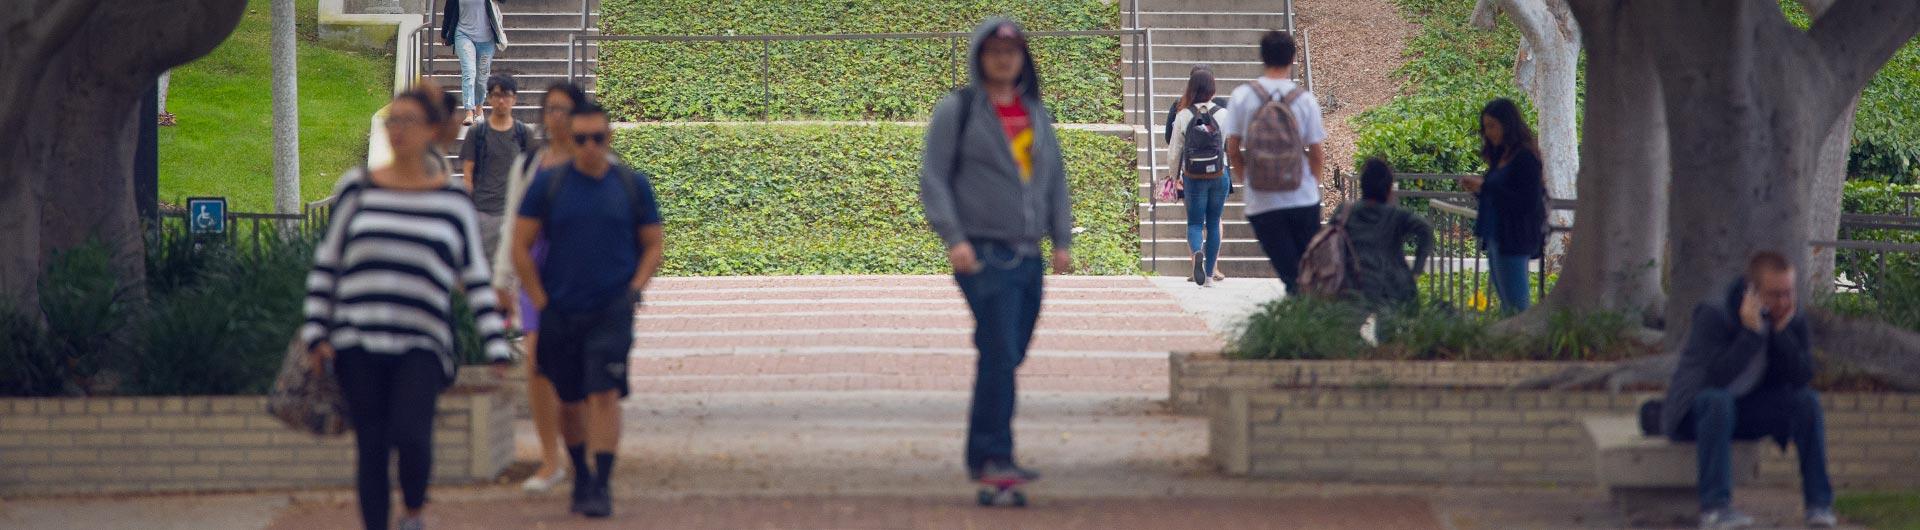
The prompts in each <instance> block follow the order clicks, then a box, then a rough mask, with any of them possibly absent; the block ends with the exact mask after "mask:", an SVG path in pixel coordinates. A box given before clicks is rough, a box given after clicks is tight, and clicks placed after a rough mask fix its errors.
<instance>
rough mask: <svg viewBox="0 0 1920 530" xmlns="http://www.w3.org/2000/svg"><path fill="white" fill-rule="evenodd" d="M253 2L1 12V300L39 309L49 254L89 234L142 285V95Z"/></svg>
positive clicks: (103, 1)
mask: <svg viewBox="0 0 1920 530" xmlns="http://www.w3.org/2000/svg"><path fill="white" fill-rule="evenodd" d="M246 5H247V2H246V0H141V1H112V0H9V2H8V6H7V8H6V9H0V42H5V43H6V45H5V46H0V131H7V133H6V134H0V303H12V304H15V305H16V307H31V306H33V305H34V304H35V300H37V297H36V294H35V288H36V287H35V285H36V282H37V280H38V278H39V274H40V270H41V267H42V264H43V263H44V262H45V258H46V257H47V256H48V255H49V254H50V253H52V252H54V251H58V250H61V249H66V248H72V247H73V246H75V245H77V244H80V243H82V242H84V241H86V240H88V239H89V238H99V239H100V240H101V241H103V242H106V243H107V244H109V245H110V246H111V247H112V249H113V250H114V255H115V264H116V268H117V270H119V271H120V272H121V273H122V275H123V276H124V277H125V279H127V280H128V282H126V283H124V285H139V283H140V282H139V281H138V280H139V279H140V277H141V276H142V274H143V271H142V266H143V265H142V264H143V259H142V240H141V237H140V232H139V227H140V221H139V219H138V216H137V215H136V213H135V209H134V202H133V178H132V175H133V149H134V142H135V139H136V135H137V134H138V131H139V127H138V122H137V121H136V119H137V116H136V115H137V114H138V113H137V112H136V111H137V109H138V108H139V98H140V97H141V96H143V95H144V94H146V92H147V90H148V89H150V88H152V87H153V85H154V82H155V78H157V77H158V76H159V75H160V73H161V72H164V71H166V70H167V69H169V68H172V67H174V66H178V65H181V64H184V63H186V62H188V61H191V60H193V59H195V58H198V57H200V56H202V55H206V54H207V53H208V52H211V51H213V48H214V47H215V46H217V45H219V43H220V42H221V41H224V40H226V37H227V35H228V34H230V33H232V32H233V28H234V27H235V26H237V25H238V24H239V22H240V16H241V14H242V12H243V11H244V10H245V9H246Z"/></svg>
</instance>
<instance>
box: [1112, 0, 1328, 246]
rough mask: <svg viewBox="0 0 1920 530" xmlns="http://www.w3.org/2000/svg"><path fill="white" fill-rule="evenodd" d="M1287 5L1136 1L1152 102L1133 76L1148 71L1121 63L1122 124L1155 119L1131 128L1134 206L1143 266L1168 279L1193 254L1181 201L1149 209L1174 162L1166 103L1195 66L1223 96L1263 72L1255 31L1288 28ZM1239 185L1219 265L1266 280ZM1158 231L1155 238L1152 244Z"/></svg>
mask: <svg viewBox="0 0 1920 530" xmlns="http://www.w3.org/2000/svg"><path fill="white" fill-rule="evenodd" d="M1290 4H1291V2H1288V1H1286V0H1261V1H1257V2H1248V1H1244V0H1138V6H1139V10H1140V12H1139V18H1138V19H1139V25H1140V27H1144V28H1148V29H1150V30H1152V33H1153V68H1152V74H1153V81H1152V84H1151V86H1152V87H1153V88H1152V94H1151V96H1152V103H1153V104H1152V107H1150V108H1148V109H1141V108H1139V106H1140V99H1139V94H1137V93H1136V92H1135V86H1136V85H1135V84H1134V83H1135V80H1136V79H1137V78H1139V77H1144V76H1145V74H1146V73H1147V72H1140V71H1136V70H1135V67H1134V64H1133V63H1132V62H1128V61H1123V62H1124V63H1125V64H1124V65H1123V66H1122V67H1121V71H1122V74H1123V75H1124V76H1125V81H1124V82H1123V85H1122V86H1123V87H1124V88H1123V95H1124V99H1125V103H1124V106H1125V109H1126V116H1127V123H1134V124H1137V123H1139V122H1140V113H1142V112H1148V113H1151V118H1152V119H1151V120H1149V122H1150V123H1152V124H1153V125H1152V127H1151V128H1150V129H1149V130H1147V131H1145V132H1141V131H1136V133H1138V134H1136V135H1135V140H1136V142H1137V143H1138V144H1139V148H1138V149H1139V151H1138V160H1139V166H1138V167H1139V172H1140V193H1139V199H1140V203H1139V207H1138V208H1139V214H1140V260H1141V267H1142V268H1143V269H1146V270H1154V271H1157V272H1158V273H1159V274H1162V275H1169V276H1185V275H1187V274H1189V268H1188V267H1189V261H1188V258H1187V256H1189V255H1190V254H1191V252H1190V251H1189V250H1188V249H1187V209H1186V206H1185V205H1183V204H1180V203H1179V202H1174V203H1160V204H1158V205H1157V207H1152V208H1150V206H1149V203H1150V201H1149V197H1150V196H1151V195H1152V189H1153V188H1152V186H1153V182H1154V176H1155V175H1165V174H1168V173H1169V172H1171V171H1172V168H1173V166H1174V163H1173V161H1170V160H1167V154H1166V140H1165V138H1164V137H1163V136H1162V135H1163V134H1164V131H1165V129H1164V128H1165V126H1166V122H1167V112H1166V111H1167V108H1168V107H1169V106H1172V105H1173V103H1174V102H1175V101H1177V100H1179V99H1180V94H1181V92H1182V91H1184V90H1186V86H1187V74H1188V73H1189V72H1190V71H1191V70H1192V69H1193V67H1194V66H1195V65H1207V66H1210V67H1211V68H1212V69H1213V74H1214V76H1215V77H1216V79H1217V83H1218V88H1219V92H1220V95H1221V96H1225V95H1227V94H1229V93H1231V92H1233V89H1235V88H1238V87H1239V86H1240V85H1243V84H1246V83H1247V82H1249V81H1252V80H1253V79H1255V78H1258V77H1260V74H1261V72H1262V67H1261V65H1260V44H1259V43H1260V36H1261V35H1264V34H1265V33H1266V32H1267V31H1269V30H1276V29H1278V30H1285V29H1287V28H1288V27H1289V26H1291V24H1289V19H1291V18H1293V17H1292V15H1291V14H1289V13H1288V11H1287V10H1288V7H1289V6H1290ZM1134 5H1135V3H1134V2H1133V1H1123V2H1121V9H1122V12H1121V25H1122V26H1125V27H1132V25H1133V21H1134V13H1133V12H1132V11H1133V8H1134ZM1122 43H1123V44H1122V45H1123V47H1124V50H1123V54H1124V55H1123V56H1124V57H1129V58H1131V57H1133V51H1134V50H1133V41H1132V40H1131V39H1123V40H1122ZM1308 51H1310V50H1303V53H1302V54H1301V57H1302V59H1301V63H1302V64H1298V65H1296V66H1295V68H1294V71H1295V72H1296V78H1300V79H1301V80H1304V76H1305V75H1307V74H1306V72H1307V66H1306V65H1305V64H1304V63H1305V62H1306V60H1305V57H1306V55H1307V53H1306V52H1308ZM1177 133H1178V131H1176V134H1177ZM1149 148H1153V149H1156V150H1157V152H1156V153H1155V155H1154V158H1155V159H1154V160H1153V162H1152V166H1151V167H1149V157H1148V156H1147V151H1146V150H1147V149H1149ZM1328 167H1332V164H1329V166H1328ZM1244 187H1245V186H1244V181H1243V184H1242V185H1236V186H1235V189H1234V193H1233V194H1232V195H1229V196H1228V197H1227V205H1226V208H1225V213H1224V215H1222V216H1221V217H1220V222H1221V223H1220V224H1221V230H1222V239H1223V240H1222V242H1221V245H1220V262H1219V265H1218V270H1219V271H1220V272H1221V273H1223V274H1225V275H1227V276H1228V277H1237V278H1248V277H1262V278H1271V277H1273V267H1272V266H1271V265H1269V264H1268V262H1267V258H1266V254H1264V253H1262V252H1261V251H1260V245H1259V243H1258V242H1256V241H1255V240H1254V238H1253V228H1252V227H1251V226H1249V225H1248V224H1247V218H1246V215H1245V214H1244V213H1243V207H1244V202H1243V199H1242V197H1243V194H1242V193H1241V191H1240V190H1241V189H1242V188H1244ZM1156 235H1157V236H1158V240H1159V241H1158V243H1155V236H1156ZM1156 253H1157V254H1158V260H1157V264H1156V260H1155V255H1156Z"/></svg>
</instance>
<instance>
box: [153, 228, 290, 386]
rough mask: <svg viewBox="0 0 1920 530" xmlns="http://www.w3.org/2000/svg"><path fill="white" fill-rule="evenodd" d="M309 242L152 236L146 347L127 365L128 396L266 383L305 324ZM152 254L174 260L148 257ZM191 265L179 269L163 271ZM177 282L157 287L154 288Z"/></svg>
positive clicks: (271, 235) (274, 237) (269, 235)
mask: <svg viewBox="0 0 1920 530" xmlns="http://www.w3.org/2000/svg"><path fill="white" fill-rule="evenodd" d="M313 239H314V238H313V237H311V236H307V235H304V234H293V235H286V236H282V235H280V234H278V233H276V232H266V233H263V234H262V241H261V242H260V243H259V244H257V245H255V244H253V243H251V242H249V243H245V244H243V246H236V245H233V244H230V243H227V242H225V241H218V240H216V241H208V242H204V243H200V244H198V245H195V243H194V241H193V239H192V238H191V237H188V236H182V235H178V233H171V234H165V235H160V236H156V237H154V238H152V241H153V242H154V243H156V244H154V245H153V246H151V247H149V251H148V256H149V262H150V263H159V264H162V265H163V266H161V267H158V268H150V269H149V271H148V274H149V286H150V293H151V296H152V299H151V301H150V308H151V310H150V313H149V315H148V316H147V318H146V319H145V320H144V322H142V324H143V325H142V331H143V339H144V340H143V347H142V348H139V354H138V355H135V356H133V357H131V358H129V359H128V361H127V363H126V364H125V368H126V369H127V372H126V374H125V375H126V378H125V380H124V382H123V387H122V388H121V391H122V392H123V393H128V394H174V395H178V394H185V395H224V394H258V393H263V392H265V391H266V390H267V389H268V388H269V387H271V386H272V383H273V377H274V375H275V373H276V370H277V369H278V368H279V366H280V360H281V357H282V356H283V355H284V354H285V353H286V347H287V344H288V341H289V339H290V338H291V337H292V336H293V332H294V330H295V328H296V327H298V326H299V325H300V323H301V322H302V321H303V320H304V316H303V315H302V304H303V303H304V300H305V298H306V292H307V290H306V275H307V271H308V270H309V269H310V268H311V266H312V256H313V243H314V241H313ZM154 256H173V257H171V258H168V259H158V260H156V259H153V257H154ZM183 264H184V266H185V267H188V268H187V269H185V270H179V269H173V268H170V267H168V266H170V265H171V266H181V265H183ZM163 281H172V282H177V284H176V285H172V286H163V285H160V284H159V282H163Z"/></svg>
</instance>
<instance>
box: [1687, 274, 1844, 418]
mask: <svg viewBox="0 0 1920 530" xmlns="http://www.w3.org/2000/svg"><path fill="white" fill-rule="evenodd" d="M1746 292H1747V281H1746V280H1745V279H1741V280H1737V281H1734V282H1733V285H1731V286H1728V287H1727V290H1726V291H1725V293H1724V296H1721V297H1720V298H1718V299H1709V300H1708V301H1707V302H1703V303H1701V304H1700V306H1699V307H1696V308H1694V310H1693V330H1692V332H1691V333H1689V334H1688V335H1687V346H1686V349H1685V350H1682V351H1681V352H1680V366H1679V368H1677V369H1675V370H1674V372H1673V382H1672V383H1671V384H1669V385H1667V397H1666V401H1665V402H1663V403H1662V405H1661V409H1660V430H1661V432H1665V433H1667V436H1673V433H1674V432H1675V431H1676V430H1678V429H1679V427H1680V420H1681V419H1682V418H1685V417H1686V415H1687V410H1688V409H1691V408H1693V398H1694V396H1696V395H1698V394H1699V393H1700V391H1701V390H1703V389H1708V388H1727V385H1728V384H1730V383H1732V382H1733V380H1734V378H1736V377H1739V376H1740V372H1742V371H1744V370H1746V368H1747V365H1748V364H1749V363H1751V362H1752V361H1753V356H1754V355H1766V356H1767V371H1766V374H1765V375H1764V376H1762V377H1761V378H1760V383H1759V384H1758V385H1756V386H1754V388H1753V393H1755V394H1758V393H1764V392H1778V391H1785V390H1797V389H1801V388H1806V386H1807V384H1808V383H1810V382H1812V381H1813V353H1812V351H1813V349H1812V346H1811V345H1812V344H1813V342H1812V337H1813V335H1812V333H1811V332H1810V331H1808V327H1807V318H1806V316H1804V315H1794V316H1793V320H1791V321H1789V322H1788V323H1787V327H1786V329H1783V330H1781V331H1779V332H1777V333H1776V332H1774V331H1773V330H1771V329H1768V330H1767V332H1766V333H1754V332H1753V330H1750V329H1747V327H1746V326H1745V325H1743V324H1741V323H1740V302H1741V301H1742V300H1744V299H1745V297H1746ZM1779 423H1780V424H1782V425H1784V424H1785V423H1786V422H1779ZM1771 434H1772V435H1773V437H1774V439H1775V440H1776V441H1783V440H1784V439H1785V435H1786V433H1785V432H1779V433H1771Z"/></svg>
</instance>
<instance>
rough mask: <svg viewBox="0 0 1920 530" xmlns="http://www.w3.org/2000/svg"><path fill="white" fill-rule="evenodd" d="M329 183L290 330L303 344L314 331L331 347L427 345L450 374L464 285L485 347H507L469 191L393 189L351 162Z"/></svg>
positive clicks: (499, 353)
mask: <svg viewBox="0 0 1920 530" xmlns="http://www.w3.org/2000/svg"><path fill="white" fill-rule="evenodd" d="M336 191H337V192H339V196H340V199H339V200H338V201H336V202H335V204H334V212H333V222H332V223H330V224H329V225H328V226H327V232H326V235H325V236H324V237H323V238H322V239H321V241H320V242H319V244H318V245H317V247H316V248H315V249H314V255H313V272H311V273H309V274H308V275H307V301H306V316H307V322H306V324H305V325H304V326H302V327H301V329H300V337H301V339H302V340H304V341H305V342H306V343H307V345H308V346H309V347H312V346H313V345H315V344H318V343H319V342H320V341H321V340H323V339H324V340H326V341H328V342H329V343H330V344H332V345H333V347H334V348H335V349H336V350H345V349H349V348H358V349H362V350H365V351H367V352H368V353H373V354H384V355H402V354H406V353H409V352H416V351H420V352H431V353H434V354H436V355H438V356H439V357H440V361H441V364H442V367H443V368H445V370H446V372H447V375H448V377H449V378H451V377H452V376H453V373H454V370H455V369H456V368H457V367H458V365H459V363H458V362H457V361H455V359H454V357H453V353H454V352H453V350H454V338H453V333H454V332H453V329H454V327H453V307H452V303H453V295H454V292H455V291H456V290H460V289H464V290H465V292H466V296H467V304H468V306H469V307H471V308H472V310H473V314H474V318H475V324H476V327H477V330H478V332H479V333H480V334H481V336H482V337H484V340H485V342H484V344H485V350H486V355H487V357H488V358H489V359H494V360H504V359H508V358H510V357H511V354H510V353H509V351H508V347H507V341H506V337H505V335H504V330H505V320H504V319H503V318H502V317H501V314H500V312H499V300H498V299H497V297H496V296H495V295H494V290H493V288H492V285H491V283H492V278H491V272H492V269H491V268H489V266H488V265H487V256H486V253H485V252H483V251H482V250H481V244H480V230H479V224H478V220H477V219H476V217H477V216H476V215H475V214H474V209H473V200H472V199H471V198H469V197H468V196H467V194H466V192H465V191H462V190H461V183H460V180H459V179H450V180H449V183H448V186H447V187H446V188H442V189H437V190H431V191H407V190H395V189H387V188H380V187H377V186H374V185H372V182H371V180H370V179H369V178H368V175H367V174H366V172H365V171H364V170H358V169H356V170H354V171H353V172H352V173H349V174H347V175H346V176H345V177H342V178H341V184H340V185H339V186H337V189H336Z"/></svg>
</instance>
